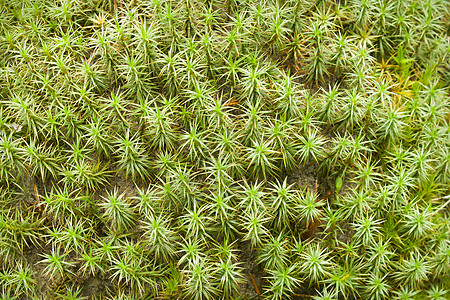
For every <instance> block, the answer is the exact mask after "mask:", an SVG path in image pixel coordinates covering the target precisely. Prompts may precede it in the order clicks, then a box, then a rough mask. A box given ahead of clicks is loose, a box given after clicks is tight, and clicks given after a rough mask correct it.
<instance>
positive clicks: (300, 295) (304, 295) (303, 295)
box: [293, 294, 313, 298]
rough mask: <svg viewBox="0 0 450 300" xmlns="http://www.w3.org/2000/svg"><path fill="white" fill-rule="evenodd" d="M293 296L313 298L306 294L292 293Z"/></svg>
mask: <svg viewBox="0 0 450 300" xmlns="http://www.w3.org/2000/svg"><path fill="white" fill-rule="evenodd" d="M293 295H294V296H295V297H303V298H313V296H311V295H306V294H293Z"/></svg>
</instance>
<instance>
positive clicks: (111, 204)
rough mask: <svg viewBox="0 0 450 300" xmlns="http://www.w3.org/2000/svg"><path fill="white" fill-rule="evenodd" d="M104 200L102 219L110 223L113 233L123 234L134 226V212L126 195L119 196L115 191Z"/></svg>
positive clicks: (101, 205)
mask: <svg viewBox="0 0 450 300" xmlns="http://www.w3.org/2000/svg"><path fill="white" fill-rule="evenodd" d="M103 200H104V201H103V202H102V203H100V204H99V208H100V209H102V210H103V214H102V217H103V219H104V220H105V221H106V222H108V224H109V226H110V228H111V230H112V232H114V233H121V232H123V231H125V230H127V229H129V228H131V227H132V226H133V224H134V222H135V215H134V211H133V208H132V207H131V204H130V203H129V201H128V199H127V198H126V197H125V194H124V193H122V194H120V195H119V191H118V190H117V189H114V190H113V191H112V192H111V193H108V194H107V196H106V197H103Z"/></svg>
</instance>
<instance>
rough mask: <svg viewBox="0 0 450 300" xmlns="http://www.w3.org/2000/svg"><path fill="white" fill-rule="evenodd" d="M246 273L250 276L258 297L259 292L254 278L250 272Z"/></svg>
mask: <svg viewBox="0 0 450 300" xmlns="http://www.w3.org/2000/svg"><path fill="white" fill-rule="evenodd" d="M248 274H249V275H250V278H251V280H252V283H253V287H254V288H255V292H256V294H258V297H259V296H261V293H260V292H259V289H258V286H257V285H256V281H255V278H253V275H252V273H250V272H249V273H248Z"/></svg>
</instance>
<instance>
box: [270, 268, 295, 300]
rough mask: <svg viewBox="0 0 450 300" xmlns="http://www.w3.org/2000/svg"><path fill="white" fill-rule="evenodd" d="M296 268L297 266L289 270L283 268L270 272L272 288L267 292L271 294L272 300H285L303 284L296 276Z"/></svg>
mask: <svg viewBox="0 0 450 300" xmlns="http://www.w3.org/2000/svg"><path fill="white" fill-rule="evenodd" d="M295 267H296V266H295V265H293V266H290V267H289V268H287V267H284V266H282V267H281V268H279V269H277V270H268V273H269V277H268V280H269V282H270V286H269V289H268V290H267V291H268V292H269V293H270V294H269V297H270V298H272V299H283V298H284V297H288V295H290V294H292V292H293V291H294V289H295V288H296V287H297V286H298V285H299V284H300V283H301V281H300V280H299V279H298V278H296V277H295V275H294V270H295Z"/></svg>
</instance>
